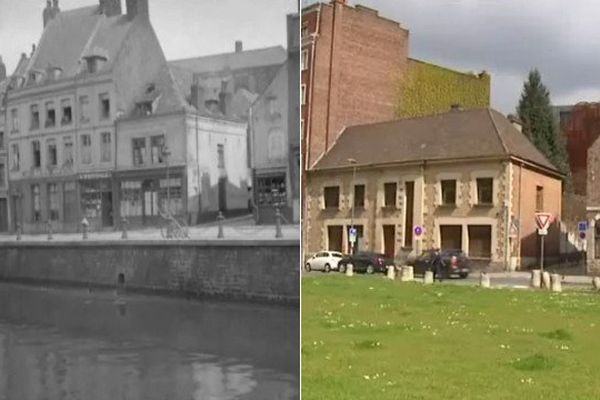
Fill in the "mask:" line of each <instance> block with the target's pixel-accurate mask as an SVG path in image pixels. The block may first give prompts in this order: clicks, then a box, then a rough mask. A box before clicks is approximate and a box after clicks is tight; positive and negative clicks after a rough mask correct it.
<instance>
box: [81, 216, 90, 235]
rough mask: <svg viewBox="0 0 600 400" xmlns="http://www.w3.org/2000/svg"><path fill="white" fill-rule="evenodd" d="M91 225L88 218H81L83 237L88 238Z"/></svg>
mask: <svg viewBox="0 0 600 400" xmlns="http://www.w3.org/2000/svg"><path fill="white" fill-rule="evenodd" d="M89 226H90V223H89V222H88V220H87V218H85V217H84V218H83V219H82V220H81V231H82V239H83V240H86V239H87V238H88V228H89Z"/></svg>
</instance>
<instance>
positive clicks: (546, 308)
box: [302, 274, 600, 400]
mask: <svg viewBox="0 0 600 400" xmlns="http://www.w3.org/2000/svg"><path fill="white" fill-rule="evenodd" d="M302 399H303V400H313V399H314V400H327V399H336V400H337V399H369V400H375V399H495V400H496V399H528V400H529V399H544V400H555V399H570V400H571V399H600V295H599V294H595V293H591V292H583V291H581V292H565V293H559V294H552V293H549V292H541V291H527V290H508V289H492V290H490V289H481V288H476V287H466V286H454V285H446V284H438V283H436V284H435V285H432V286H423V285H421V284H418V283H401V282H399V281H394V282H392V281H388V280H386V279H384V278H382V277H381V276H380V275H379V276H372V277H371V276H356V277H353V278H348V277H345V276H343V275H338V274H336V275H324V276H323V277H314V278H313V277H309V278H304V279H303V280H302Z"/></svg>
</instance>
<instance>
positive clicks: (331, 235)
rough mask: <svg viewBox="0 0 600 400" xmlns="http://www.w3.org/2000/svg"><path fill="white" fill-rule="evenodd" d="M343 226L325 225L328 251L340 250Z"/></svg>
mask: <svg viewBox="0 0 600 400" xmlns="http://www.w3.org/2000/svg"><path fill="white" fill-rule="evenodd" d="M342 229H343V227H342V226H341V225H330V226H328V227H327V244H328V247H329V248H328V249H327V250H329V251H339V252H340V253H341V252H342V251H343V250H342V243H343V238H342V236H343V231H342Z"/></svg>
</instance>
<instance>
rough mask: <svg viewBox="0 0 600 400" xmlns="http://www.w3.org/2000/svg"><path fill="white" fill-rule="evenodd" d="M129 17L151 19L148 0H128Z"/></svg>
mask: <svg viewBox="0 0 600 400" xmlns="http://www.w3.org/2000/svg"><path fill="white" fill-rule="evenodd" d="M127 17H128V18H129V20H130V21H131V20H132V19H134V18H136V17H140V18H143V19H144V20H146V21H148V20H150V11H149V9H148V0H127Z"/></svg>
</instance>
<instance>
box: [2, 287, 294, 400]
mask: <svg viewBox="0 0 600 400" xmlns="http://www.w3.org/2000/svg"><path fill="white" fill-rule="evenodd" d="M298 335H299V333H298V312H297V311H296V310H292V309H289V308H280V307H272V306H262V305H241V304H228V303H220V302H202V303H200V302H189V301H184V300H174V299H164V298H156V297H144V296H119V297H116V296H115V294H113V293H107V292H93V293H88V292H87V291H75V290H56V289H35V288H30V287H23V286H15V285H6V284H0V400H3V399H7V400H9V399H49V400H53V399H73V400H75V399H86V400H95V399H98V400H100V399H102V400H103V399H107V400H108V399H148V400H154V399H156V400H176V399H182V400H183V399H184V400H190V399H193V400H213V399H224V400H237V399H244V400H246V399H248V400H250V399H252V400H266V399H282V400H284V399H290V400H291V399H297V398H299V395H298V392H299V390H298V385H299V380H298V374H299V372H298V370H299V369H298V340H299V339H298Z"/></svg>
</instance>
